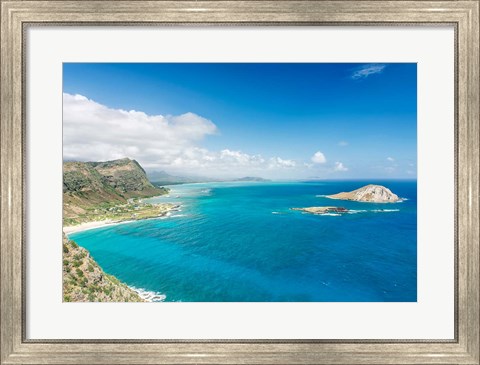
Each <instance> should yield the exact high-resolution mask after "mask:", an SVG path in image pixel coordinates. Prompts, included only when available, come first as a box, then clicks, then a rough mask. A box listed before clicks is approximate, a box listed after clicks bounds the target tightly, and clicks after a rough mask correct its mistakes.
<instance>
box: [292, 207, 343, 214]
mask: <svg viewBox="0 0 480 365" xmlns="http://www.w3.org/2000/svg"><path fill="white" fill-rule="evenodd" d="M292 210H299V211H301V212H305V213H310V214H316V215H322V214H331V213H337V214H338V213H348V209H347V208H343V207H308V208H292Z"/></svg>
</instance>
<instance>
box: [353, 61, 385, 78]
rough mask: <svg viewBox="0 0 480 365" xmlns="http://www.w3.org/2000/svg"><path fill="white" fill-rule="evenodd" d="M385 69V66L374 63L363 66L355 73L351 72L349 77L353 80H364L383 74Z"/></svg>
mask: <svg viewBox="0 0 480 365" xmlns="http://www.w3.org/2000/svg"><path fill="white" fill-rule="evenodd" d="M385 67H387V66H386V65H382V64H375V63H371V64H367V65H363V66H361V67H359V68H357V69H356V70H355V71H353V73H352V76H351V77H352V79H354V80H358V79H365V78H367V77H369V76H371V75H374V74H378V73H381V72H383V70H384V69H385Z"/></svg>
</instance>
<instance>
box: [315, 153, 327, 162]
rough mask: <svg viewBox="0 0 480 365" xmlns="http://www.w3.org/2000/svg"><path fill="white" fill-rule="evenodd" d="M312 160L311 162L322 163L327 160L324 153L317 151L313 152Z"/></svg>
mask: <svg viewBox="0 0 480 365" xmlns="http://www.w3.org/2000/svg"><path fill="white" fill-rule="evenodd" d="M312 162H313V163H318V164H322V163H325V162H327V159H326V157H325V155H324V154H323V153H322V152H320V151H317V152H315V154H314V155H313V156H312Z"/></svg>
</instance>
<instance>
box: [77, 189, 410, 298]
mask: <svg viewBox="0 0 480 365" xmlns="http://www.w3.org/2000/svg"><path fill="white" fill-rule="evenodd" d="M369 183H374V184H379V185H383V186H386V187H388V188H389V189H390V190H392V192H394V193H395V194H397V195H398V196H400V197H402V198H405V199H406V200H405V201H403V202H399V203H385V204H375V203H361V202H350V201H341V200H332V199H328V198H326V197H324V196H323V195H328V194H335V193H338V192H342V191H351V190H354V189H357V188H359V187H361V186H364V185H367V184H369ZM169 188H170V189H171V191H170V193H169V195H168V196H162V197H157V198H152V199H147V201H150V202H173V203H176V204H180V205H181V207H180V209H179V210H178V211H174V212H171V213H170V215H169V216H168V217H163V218H159V219H150V220H144V221H137V222H132V223H125V224H119V225H114V226H107V227H102V228H97V229H92V230H87V231H83V232H77V233H72V234H70V235H69V238H71V239H72V240H74V241H76V242H77V243H78V244H79V245H80V246H82V247H85V248H86V249H88V250H89V251H90V253H91V255H92V256H93V257H94V259H95V260H96V261H97V262H98V263H99V265H100V266H101V267H102V268H103V270H104V271H106V272H107V273H109V274H112V275H114V276H116V277H117V278H118V279H120V280H121V281H123V282H125V283H126V284H127V285H129V286H131V287H134V288H137V289H138V290H141V291H142V292H144V293H145V292H146V293H150V294H151V295H152V296H153V295H155V298H156V299H155V300H159V301H174V302H177V301H181V302H415V301H416V300H417V183H416V181H406V180H403V181H393V180H389V181H368V182H367V181H308V182H231V183H202V184H185V185H175V186H170V187H169ZM310 206H341V207H345V208H347V209H348V210H349V213H347V214H341V215H338V214H330V215H312V214H308V213H303V212H300V211H292V210H291V209H290V208H294V207H310Z"/></svg>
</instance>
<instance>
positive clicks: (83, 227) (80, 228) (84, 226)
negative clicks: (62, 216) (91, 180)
mask: <svg viewBox="0 0 480 365" xmlns="http://www.w3.org/2000/svg"><path fill="white" fill-rule="evenodd" d="M179 208H180V205H175V206H172V207H171V209H168V210H167V211H166V212H164V213H163V214H161V215H158V216H155V217H148V218H142V219H125V220H113V219H105V220H102V221H90V222H83V223H80V224H77V225H75V226H66V227H62V231H63V233H65V235H67V237H68V235H69V234H72V233H77V232H84V231H90V230H92V229H96V228H103V227H109V226H116V225H120V224H127V223H133V222H140V221H145V220H149V219H158V218H163V217H168V216H169V215H170V212H174V211H177V210H178V209H179Z"/></svg>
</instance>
